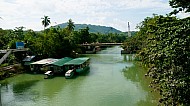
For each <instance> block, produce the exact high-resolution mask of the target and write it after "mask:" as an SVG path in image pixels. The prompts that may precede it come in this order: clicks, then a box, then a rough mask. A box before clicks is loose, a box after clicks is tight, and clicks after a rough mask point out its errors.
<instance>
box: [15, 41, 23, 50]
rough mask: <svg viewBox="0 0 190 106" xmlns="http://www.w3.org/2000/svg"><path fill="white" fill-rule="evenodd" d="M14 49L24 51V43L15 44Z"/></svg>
mask: <svg viewBox="0 0 190 106" xmlns="http://www.w3.org/2000/svg"><path fill="white" fill-rule="evenodd" d="M16 49H24V42H16Z"/></svg>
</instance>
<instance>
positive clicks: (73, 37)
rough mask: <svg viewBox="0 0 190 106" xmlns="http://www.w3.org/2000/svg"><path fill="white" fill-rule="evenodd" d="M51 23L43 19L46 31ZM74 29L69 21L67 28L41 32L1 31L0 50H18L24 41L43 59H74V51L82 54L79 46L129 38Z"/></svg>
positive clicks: (51, 28)
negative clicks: (69, 57) (68, 57)
mask: <svg viewBox="0 0 190 106" xmlns="http://www.w3.org/2000/svg"><path fill="white" fill-rule="evenodd" d="M49 23H50V18H49V17H48V16H44V18H42V25H43V26H44V29H45V27H47V26H48V25H49ZM74 27H75V25H74V22H73V21H72V20H71V19H69V21H68V23H67V26H66V27H65V28H60V27H50V28H47V29H45V30H44V31H40V32H35V31H33V30H24V29H25V28H24V27H16V28H15V29H14V30H3V29H0V45H1V46H0V49H8V48H10V49H14V48H16V46H15V42H17V41H22V42H24V43H25V48H29V51H30V53H31V54H34V55H40V56H42V58H47V57H54V58H62V57H65V56H71V57H72V54H73V51H75V52H78V53H81V52H82V50H81V47H80V45H79V44H82V43H86V42H87V43H93V42H94V43H95V42H100V43H101V42H113V43H114V42H124V40H125V39H126V36H127V35H125V34H117V33H108V34H101V33H90V32H89V27H85V28H82V29H79V30H78V31H75V30H74Z"/></svg>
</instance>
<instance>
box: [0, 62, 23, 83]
mask: <svg viewBox="0 0 190 106" xmlns="http://www.w3.org/2000/svg"><path fill="white" fill-rule="evenodd" d="M23 72H24V70H23V67H22V66H21V64H15V65H9V66H6V67H0V80H4V79H5V78H9V77H13V76H15V75H17V74H21V73H23Z"/></svg>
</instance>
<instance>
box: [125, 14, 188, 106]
mask: <svg viewBox="0 0 190 106" xmlns="http://www.w3.org/2000/svg"><path fill="white" fill-rule="evenodd" d="M139 29H140V31H139V32H138V33H137V35H135V36H134V37H132V38H130V39H129V42H128V43H127V44H128V45H129V46H130V47H131V48H133V49H134V50H135V49H136V48H137V49H138V50H139V52H138V53H139V56H140V57H141V59H142V62H143V64H144V65H146V66H147V67H149V71H148V74H147V75H148V76H150V77H151V78H153V80H152V82H151V86H152V87H153V88H154V89H156V90H158V91H159V92H160V95H161V99H160V103H162V104H165V105H188V104H190V89H189V87H190V73H189V70H190V65H189V64H190V44H189V42H190V18H186V19H177V18H176V17H170V16H158V15H154V16H153V17H152V18H150V17H148V18H146V19H145V20H144V21H143V22H142V23H141V26H139ZM134 46H135V47H134ZM133 49H131V50H133Z"/></svg>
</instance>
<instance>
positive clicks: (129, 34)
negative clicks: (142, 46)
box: [128, 22, 131, 37]
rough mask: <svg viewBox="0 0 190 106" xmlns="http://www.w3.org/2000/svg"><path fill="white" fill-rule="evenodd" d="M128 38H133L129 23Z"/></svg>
mask: <svg viewBox="0 0 190 106" xmlns="http://www.w3.org/2000/svg"><path fill="white" fill-rule="evenodd" d="M128 37H131V31H130V25H129V22H128Z"/></svg>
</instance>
